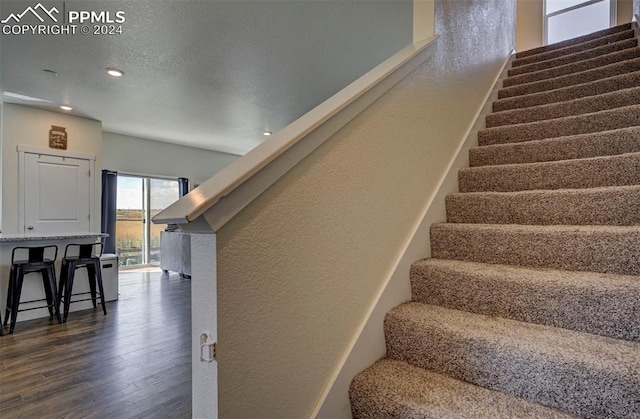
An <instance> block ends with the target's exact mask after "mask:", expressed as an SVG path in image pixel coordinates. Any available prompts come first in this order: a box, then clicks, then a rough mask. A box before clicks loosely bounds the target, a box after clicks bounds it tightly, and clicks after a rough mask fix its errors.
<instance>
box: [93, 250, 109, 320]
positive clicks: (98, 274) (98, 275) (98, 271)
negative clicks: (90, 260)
mask: <svg viewBox="0 0 640 419" xmlns="http://www.w3.org/2000/svg"><path fill="white" fill-rule="evenodd" d="M94 263H95V267H94V270H95V273H96V281H97V282H98V292H99V293H100V304H102V312H103V313H104V315H105V316H106V315H107V306H105V305H104V289H103V287H102V269H100V260H97V261H95V262H94ZM94 307H95V305H94Z"/></svg>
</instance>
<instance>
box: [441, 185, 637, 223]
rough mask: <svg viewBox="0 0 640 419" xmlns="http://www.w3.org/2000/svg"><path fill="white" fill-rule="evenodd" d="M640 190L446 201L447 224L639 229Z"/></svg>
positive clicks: (481, 196) (472, 196)
mask: <svg viewBox="0 0 640 419" xmlns="http://www.w3.org/2000/svg"><path fill="white" fill-rule="evenodd" d="M639 204H640V187H631V188H615V190H612V191H609V190H596V191H594V190H591V189H588V190H586V191H585V192H580V191H578V192H576V191H553V192H548V193H515V194H503V193H482V194H478V193H474V194H452V195H449V196H447V197H446V208H447V222H448V223H469V224H526V225H640V205H639Z"/></svg>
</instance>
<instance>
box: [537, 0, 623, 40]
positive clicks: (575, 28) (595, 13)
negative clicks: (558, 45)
mask: <svg viewBox="0 0 640 419" xmlns="http://www.w3.org/2000/svg"><path fill="white" fill-rule="evenodd" d="M609 1H610V0H605V1H601V2H599V3H594V4H592V5H590V6H585V7H582V8H580V9H576V10H573V11H571V12H567V13H562V14H559V15H557V16H553V17H550V18H549V21H548V23H547V31H548V32H547V43H548V44H553V43H555V42H560V41H564V40H565V39H570V38H575V37H576V36H581V35H586V34H588V33H591V32H595V31H599V30H601V29H606V28H608V27H609V23H610V12H611V9H610V7H611V5H610V2H609Z"/></svg>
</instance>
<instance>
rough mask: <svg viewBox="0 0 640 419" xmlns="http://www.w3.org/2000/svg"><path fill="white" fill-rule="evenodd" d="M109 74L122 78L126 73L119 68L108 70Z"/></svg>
mask: <svg viewBox="0 0 640 419" xmlns="http://www.w3.org/2000/svg"><path fill="white" fill-rule="evenodd" d="M107 74H109V75H110V76H113V77H122V76H123V75H124V71H122V70H118V69H117V68H113V67H110V68H107Z"/></svg>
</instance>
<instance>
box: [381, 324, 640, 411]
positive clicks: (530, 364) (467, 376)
mask: <svg viewBox="0 0 640 419" xmlns="http://www.w3.org/2000/svg"><path fill="white" fill-rule="evenodd" d="M420 326H421V325H416V324H413V323H412V322H411V319H407V318H403V317H396V316H394V315H393V313H389V314H388V315H387V318H386V319H385V336H386V339H387V356H388V357H389V358H392V359H397V360H402V361H405V362H408V363H410V364H412V365H415V366H418V367H421V368H425V369H429V370H433V371H436V372H440V373H443V374H447V375H450V376H452V377H455V378H458V379H461V380H465V381H467V382H471V383H474V384H477V385H480V386H483V387H487V388H491V389H496V390H500V391H504V392H506V393H510V394H515V395H517V396H519V397H522V398H525V399H528V400H532V401H536V402H539V403H542V404H545V405H547V406H553V407H557V408H560V409H565V410H568V411H571V412H574V413H577V414H580V415H583V416H585V417H588V418H602V417H634V416H635V415H640V406H639V405H638V404H637V403H634V401H635V400H637V385H638V383H636V382H634V381H633V379H632V378H629V377H626V376H621V377H618V376H615V375H613V374H608V372H607V371H598V370H591V369H588V368H584V367H582V366H580V365H570V364H569V365H567V364H563V363H562V362H557V361H556V360H554V359H548V358H546V357H544V356H538V357H534V356H533V355H530V354H527V353H523V352H521V351H519V350H518V348H514V347H510V346H502V345H500V344H499V342H496V343H495V346H491V345H490V344H488V343H487V342H482V341H475V340H473V338H467V337H466V336H464V335H457V334H453V333H450V332H449V331H448V330H447V329H446V328H438V327H435V326H433V327H432V328H424V327H420ZM612 394H615V397H612Z"/></svg>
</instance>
